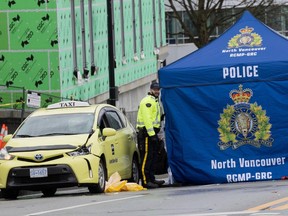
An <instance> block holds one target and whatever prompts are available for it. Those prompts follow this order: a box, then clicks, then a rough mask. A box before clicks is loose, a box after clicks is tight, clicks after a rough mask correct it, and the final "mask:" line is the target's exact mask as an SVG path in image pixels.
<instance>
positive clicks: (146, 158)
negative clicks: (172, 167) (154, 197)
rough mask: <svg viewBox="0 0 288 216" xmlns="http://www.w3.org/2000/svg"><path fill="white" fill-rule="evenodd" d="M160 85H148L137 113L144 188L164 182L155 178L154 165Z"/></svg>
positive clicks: (155, 83) (158, 125) (158, 122)
mask: <svg viewBox="0 0 288 216" xmlns="http://www.w3.org/2000/svg"><path fill="white" fill-rule="evenodd" d="M159 93H160V87H159V84H158V83H157V82H153V83H152V84H151V85H150V92H149V93H148V95H147V96H146V97H144V98H143V99H142V100H141V102H140V105H139V109H138V114H137V125H136V127H137V129H138V145H139V149H140V154H141V161H142V166H141V171H142V181H143V182H142V184H143V186H144V187H146V188H157V187H159V186H160V185H162V184H164V183H165V181H163V180H156V179H155V175H154V169H155V168H154V166H155V162H156V157H157V154H158V145H159V140H158V136H157V133H158V132H159V131H160V115H161V114H160V105H159V102H158V96H159Z"/></svg>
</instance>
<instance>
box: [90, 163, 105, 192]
mask: <svg viewBox="0 0 288 216" xmlns="http://www.w3.org/2000/svg"><path fill="white" fill-rule="evenodd" d="M106 176H107V174H106V166H105V163H104V161H103V160H102V159H101V160H100V161H99V167H98V183H97V184H95V185H93V186H89V187H88V190H89V192H90V193H103V192H104V191H105V186H106Z"/></svg>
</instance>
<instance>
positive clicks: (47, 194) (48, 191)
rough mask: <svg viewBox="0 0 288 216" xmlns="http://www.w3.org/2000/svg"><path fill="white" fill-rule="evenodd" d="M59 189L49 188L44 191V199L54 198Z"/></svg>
mask: <svg viewBox="0 0 288 216" xmlns="http://www.w3.org/2000/svg"><path fill="white" fill-rule="evenodd" d="M56 191H57V188H47V189H44V190H42V193H43V195H44V197H52V196H54V195H55V193H56Z"/></svg>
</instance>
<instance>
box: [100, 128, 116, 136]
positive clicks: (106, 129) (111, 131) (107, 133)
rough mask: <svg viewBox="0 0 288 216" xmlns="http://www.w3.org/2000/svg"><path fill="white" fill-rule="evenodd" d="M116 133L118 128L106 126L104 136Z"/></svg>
mask: <svg viewBox="0 0 288 216" xmlns="http://www.w3.org/2000/svg"><path fill="white" fill-rule="evenodd" d="M115 134H116V130H115V129H113V128H104V129H103V132H102V135H103V136H104V137H109V136H114V135H115Z"/></svg>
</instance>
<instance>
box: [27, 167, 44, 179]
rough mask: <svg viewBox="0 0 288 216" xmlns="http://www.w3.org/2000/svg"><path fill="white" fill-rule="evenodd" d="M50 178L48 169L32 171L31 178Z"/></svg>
mask: <svg viewBox="0 0 288 216" xmlns="http://www.w3.org/2000/svg"><path fill="white" fill-rule="evenodd" d="M47 176H48V170H47V168H33V169H30V178H43V177H47Z"/></svg>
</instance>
